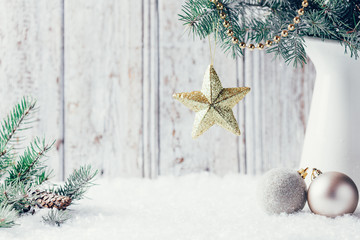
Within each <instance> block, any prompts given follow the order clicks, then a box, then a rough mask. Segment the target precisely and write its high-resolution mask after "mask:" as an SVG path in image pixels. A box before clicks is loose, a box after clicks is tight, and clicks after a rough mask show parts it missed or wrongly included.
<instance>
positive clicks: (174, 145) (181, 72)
mask: <svg viewBox="0 0 360 240" xmlns="http://www.w3.org/2000/svg"><path fill="white" fill-rule="evenodd" d="M182 4H183V2H182V1H167V0H159V34H160V35H159V37H160V38H159V40H160V41H159V43H160V46H159V47H160V49H159V54H160V56H159V58H160V65H159V68H160V82H159V94H160V96H159V97H160V119H159V120H160V126H161V127H160V174H162V175H166V174H175V175H181V174H185V173H188V172H198V171H210V172H214V173H217V174H219V175H224V174H226V173H229V172H237V171H238V159H237V137H236V136H234V135H232V134H231V133H229V132H227V131H226V130H224V129H222V128H221V127H219V126H213V127H212V128H210V129H209V131H207V132H206V133H205V134H204V135H202V136H200V137H199V138H198V139H197V140H193V139H192V138H191V131H192V126H193V121H194V116H195V114H194V112H192V111H191V110H189V109H187V108H186V107H185V106H183V105H181V103H179V102H176V101H175V100H173V99H172V94H173V93H175V92H190V91H194V90H200V89H201V86H202V80H203V75H204V72H205V70H206V68H207V66H208V65H209V64H210V55H209V46H208V39H206V40H203V41H200V40H196V41H193V39H192V38H191V37H189V36H188V34H187V33H185V34H184V26H183V25H182V22H180V21H178V20H177V17H176V16H177V14H178V13H179V11H180V9H181V5H182ZM214 67H215V69H216V71H217V73H218V75H219V77H220V79H221V81H222V83H223V86H224V87H235V86H236V84H237V82H236V80H237V79H236V62H235V61H234V60H233V59H231V58H230V57H225V56H224V54H221V53H220V51H218V52H217V54H216V60H215V64H214ZM234 109H235V111H236V108H234ZM236 114H237V113H236Z"/></svg>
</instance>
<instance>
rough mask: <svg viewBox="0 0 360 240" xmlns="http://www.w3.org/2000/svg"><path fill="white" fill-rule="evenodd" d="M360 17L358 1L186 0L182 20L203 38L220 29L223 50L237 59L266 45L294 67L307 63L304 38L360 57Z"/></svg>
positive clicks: (268, 50) (270, 51)
mask: <svg viewBox="0 0 360 240" xmlns="http://www.w3.org/2000/svg"><path fill="white" fill-rule="evenodd" d="M359 16H360V3H359V1H357V0H349V1H343V0H331V1H324V0H311V1H310V0H295V1H294V0H269V1H265V0H260V1H239V0H216V1H215V0H214V1H213V0H210V1H209V0H188V1H187V2H186V3H185V4H184V6H183V10H182V14H180V20H181V21H183V22H184V24H185V25H187V26H188V28H189V29H190V31H191V32H192V33H193V34H194V35H197V36H198V37H200V38H201V39H202V38H204V37H206V36H208V35H211V34H214V33H215V32H217V31H218V32H219V36H220V37H219V41H220V42H221V43H222V44H221V45H222V48H223V51H225V52H228V51H229V52H231V55H232V56H233V57H236V56H241V55H243V51H242V49H244V48H245V47H246V46H248V48H249V49H255V48H257V49H260V50H261V49H263V48H262V47H261V46H262V45H264V43H265V46H267V47H268V49H267V52H268V53H275V54H276V55H277V56H281V57H283V58H284V59H285V61H286V62H287V63H290V62H293V64H294V65H295V66H296V65H298V64H300V65H302V64H303V63H306V53H305V48H304V37H305V36H309V37H313V38H320V39H323V40H324V39H331V40H336V41H337V42H340V43H341V44H342V45H343V46H344V48H345V51H346V52H350V54H351V56H355V58H357V57H358V52H359V48H360V41H359V32H358V31H359V26H360V24H359V22H360V19H359ZM229 30H231V31H229ZM229 33H231V34H229ZM229 36H230V37H229ZM234 40H235V41H234ZM236 40H238V41H236ZM269 41H271V44H270V42H269ZM267 42H268V43H269V44H266V43H267ZM260 43H261V44H262V45H260ZM276 43H277V44H276Z"/></svg>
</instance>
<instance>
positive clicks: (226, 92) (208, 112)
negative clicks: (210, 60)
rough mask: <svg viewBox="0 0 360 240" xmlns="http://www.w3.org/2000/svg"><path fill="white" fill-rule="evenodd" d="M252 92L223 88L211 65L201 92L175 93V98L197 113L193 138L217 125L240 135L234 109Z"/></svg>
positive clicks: (243, 88) (248, 89) (246, 89)
mask: <svg viewBox="0 0 360 240" xmlns="http://www.w3.org/2000/svg"><path fill="white" fill-rule="evenodd" d="M249 91H250V88H248V87H237V88H223V87H222V85H221V82H220V79H219V77H218V75H217V74H216V71H215V69H214V67H213V65H209V67H208V69H207V70H206V72H205V75H204V80H203V85H202V89H201V91H194V92H189V93H175V94H174V95H173V97H174V98H175V99H177V100H178V101H179V102H181V103H183V104H184V105H185V106H186V107H188V108H190V109H191V110H193V111H194V112H196V116H195V121H194V126H193V130H192V137H193V138H197V137H199V136H200V135H201V134H203V133H204V132H206V131H207V130H208V129H209V128H210V127H211V126H213V125H214V124H215V123H216V124H218V125H220V126H222V127H223V128H225V129H227V130H228V131H230V132H232V133H234V134H236V135H240V129H239V126H238V123H237V121H236V119H235V116H234V113H233V111H232V108H233V107H234V106H235V105H236V104H238V102H239V101H240V100H241V99H243V98H244V97H245V95H246V94H247V93H248V92H249Z"/></svg>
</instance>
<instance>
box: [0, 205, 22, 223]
mask: <svg viewBox="0 0 360 240" xmlns="http://www.w3.org/2000/svg"><path fill="white" fill-rule="evenodd" d="M17 218H18V214H17V212H16V211H14V210H13V209H12V207H11V206H9V205H4V204H0V228H10V227H12V226H14V225H15V220H16V219H17Z"/></svg>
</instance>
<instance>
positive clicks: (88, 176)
mask: <svg viewBox="0 0 360 240" xmlns="http://www.w3.org/2000/svg"><path fill="white" fill-rule="evenodd" d="M35 104H36V102H35V101H34V100H32V99H31V98H23V99H22V100H21V102H20V103H19V104H17V105H16V106H15V107H14V108H13V110H12V111H11V112H10V114H9V115H8V116H7V118H5V119H4V120H3V122H2V124H1V129H0V228H1V227H12V226H13V225H14V224H15V221H16V219H17V218H18V217H19V216H20V215H22V214H25V213H26V212H32V213H34V212H35V208H51V209H53V211H51V212H50V213H49V214H51V216H50V215H49V216H48V217H44V221H45V222H48V223H50V224H52V223H51V220H52V219H53V220H56V223H57V224H58V223H62V222H64V221H66V220H67V219H68V218H69V214H63V213H60V212H59V210H62V211H63V210H66V209H67V207H69V206H70V204H72V203H73V202H74V201H75V200H80V199H81V198H82V197H83V195H84V194H85V192H86V191H87V189H88V188H89V187H90V186H91V185H92V180H93V179H94V177H95V176H96V174H97V171H93V170H92V169H91V167H90V166H83V167H80V168H79V169H78V170H75V171H74V172H73V174H71V175H70V176H69V177H68V179H67V181H66V182H65V184H64V186H60V187H56V186H53V185H51V184H49V183H48V180H49V175H50V173H51V171H49V170H48V169H47V167H46V166H45V165H44V158H45V156H46V153H48V152H49V151H50V149H51V148H52V146H53V144H54V143H47V142H46V141H45V139H40V138H35V139H34V140H33V141H32V142H31V143H30V145H29V146H28V147H27V148H26V150H25V151H24V153H23V154H21V155H19V156H18V154H17V153H15V149H16V147H17V146H16V144H18V143H19V142H18V141H17V140H15V136H16V139H18V138H19V137H20V139H21V136H18V135H17V134H18V133H20V132H22V131H23V130H25V128H24V125H25V124H29V123H30V122H33V121H32V120H31V119H30V118H31V113H32V112H33V110H34V109H35ZM26 128H29V126H28V125H26ZM46 187H47V188H49V187H50V189H48V190H44V188H46ZM31 209H32V211H30V210H31Z"/></svg>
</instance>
